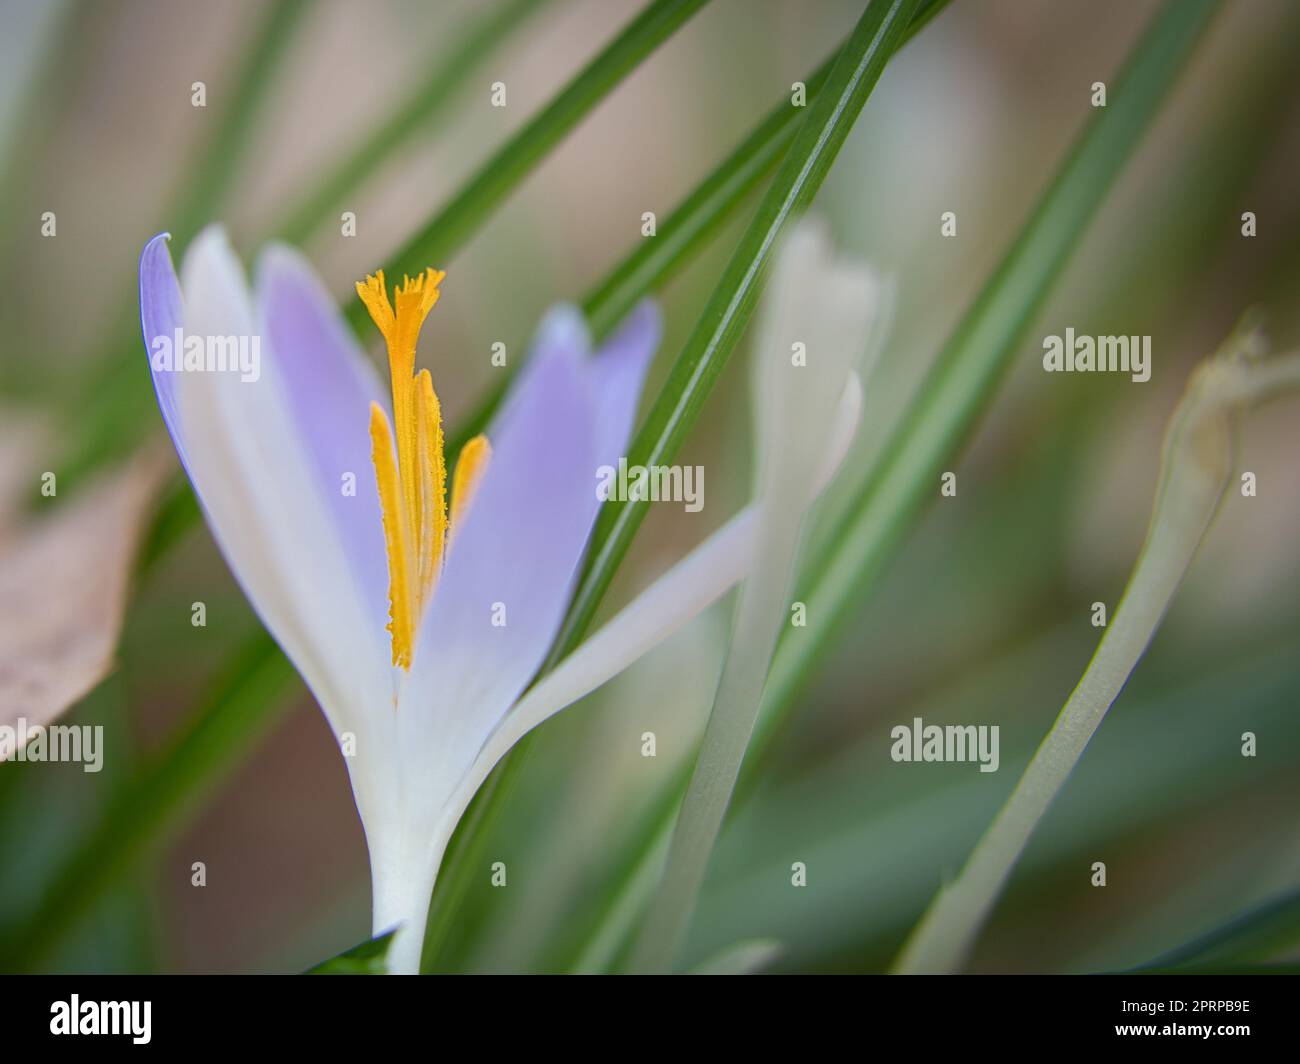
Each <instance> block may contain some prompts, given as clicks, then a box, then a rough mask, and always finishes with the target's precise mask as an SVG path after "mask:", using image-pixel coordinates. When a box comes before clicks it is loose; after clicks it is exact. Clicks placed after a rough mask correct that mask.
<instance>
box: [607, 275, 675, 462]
mask: <svg viewBox="0 0 1300 1064" xmlns="http://www.w3.org/2000/svg"><path fill="white" fill-rule="evenodd" d="M662 338H663V319H662V315H661V314H660V313H659V306H658V304H657V303H655V301H654V300H652V299H645V300H642V301H641V303H639V304H638V305H637V306H636V307H635V308H634V309H633V310H632V312H631V313H629V314H628V315H627V317H625V318H624V319H623V321H622V322H621V323H620V325H619V327H618V328H617V329H616V330H615V331H614V335H613V336H611V337H610V338H609V339H608V340H606V341H605V343H604V344H602V345H601V348H600V350H599V351H597V352H596V356H595V358H594V359H592V361H591V366H590V369H589V371H588V372H589V375H590V377H591V381H592V392H593V394H594V395H595V397H596V405H597V425H598V428H597V432H598V438H599V447H600V455H601V461H602V464H613V463H614V462H616V461H617V460H618V459H619V458H620V457H621V456H622V455H623V454H624V451H625V449H626V447H627V442H628V437H629V436H630V435H631V432H632V423H633V420H634V418H635V417H636V408H637V403H638V401H639V399H640V397H641V387H642V385H643V384H644V383H645V374H646V370H647V368H649V365H650V360H651V359H652V358H653V357H654V353H655V351H657V350H658V349H659V342H660V340H661V339H662Z"/></svg>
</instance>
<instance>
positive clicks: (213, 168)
mask: <svg viewBox="0 0 1300 1064" xmlns="http://www.w3.org/2000/svg"><path fill="white" fill-rule="evenodd" d="M310 9H311V5H310V4H308V3H307V2H306V0H282V2H281V3H276V4H271V5H270V7H269V9H268V10H267V14H266V16H265V21H264V22H263V23H262V29H261V32H260V33H259V34H258V35H257V37H256V39H255V43H254V44H253V48H252V50H251V51H250V52H249V53H248V58H247V59H246V60H245V61H244V63H243V66H242V67H241V69H240V70H239V71H238V72H237V74H236V76H235V77H234V78H233V79H232V86H233V93H234V94H233V96H232V98H231V100H230V102H229V104H228V105H226V107H225V108H224V110H223V111H222V113H221V119H220V124H219V125H218V126H217V129H216V131H215V132H214V134H213V135H212V136H211V137H209V138H208V140H207V142H206V143H205V144H204V146H203V149H202V151H201V153H200V155H199V157H198V159H196V160H195V162H194V163H193V165H192V166H189V167H187V168H186V180H185V181H184V183H183V184H182V186H181V188H180V190H179V193H178V197H177V202H176V203H175V204H174V205H173V206H172V209H171V210H170V211H169V212H168V215H167V219H168V222H167V224H168V228H170V229H171V232H172V237H173V238H174V239H175V240H176V241H177V244H178V246H184V245H185V244H188V243H189V241H190V238H191V237H193V236H194V234H195V233H197V232H198V231H199V230H200V229H202V228H203V226H204V225H206V224H207V223H208V221H209V220H210V219H212V218H213V217H215V216H216V215H217V214H218V213H220V210H221V207H222V204H223V202H224V200H225V197H226V195H227V194H228V193H229V191H230V188H231V186H232V184H233V182H234V178H235V176H236V175H237V174H238V172H239V168H240V166H241V165H242V164H243V161H244V159H245V157H246V156H247V154H248V149H249V147H250V146H251V145H252V142H253V132H254V130H255V129H256V128H257V119H258V117H259V115H260V113H261V109H262V106H263V104H264V103H265V101H266V96H267V92H266V90H267V88H268V87H269V86H270V85H273V84H274V83H275V71H276V69H277V68H278V67H279V65H280V61H281V59H282V58H283V57H284V54H285V51H286V50H287V48H288V47H289V45H290V44H291V43H292V42H293V40H294V35H295V33H296V32H297V30H298V26H299V24H300V22H301V20H302V17H303V16H304V15H305V14H306V13H307V12H308V11H309V10H310ZM132 316H133V317H134V315H132Z"/></svg>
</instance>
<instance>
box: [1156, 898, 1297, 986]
mask: <svg viewBox="0 0 1300 1064" xmlns="http://www.w3.org/2000/svg"><path fill="white" fill-rule="evenodd" d="M1297 943H1300V891H1292V892H1291V893H1290V894H1283V895H1282V896H1281V897H1277V898H1273V899H1271V900H1269V901H1267V902H1265V903H1264V904H1262V905H1259V906H1257V907H1256V908H1254V909H1252V910H1250V911H1249V912H1246V913H1243V914H1242V915H1241V916H1238V917H1237V918H1236V919H1234V920H1230V921H1228V923H1226V924H1224V925H1223V926H1221V927H1216V928H1215V929H1214V930H1213V931H1208V932H1206V933H1205V934H1204V935H1201V936H1199V937H1198V938H1195V939H1193V940H1192V941H1190V942H1187V943H1184V944H1183V945H1182V946H1179V947H1178V948H1177V949H1173V950H1170V951H1169V952H1168V953H1165V954H1162V955H1161V956H1159V957H1157V958H1156V959H1155V960H1153V961H1151V962H1150V963H1148V964H1144V965H1142V966H1141V967H1139V968H1134V969H1132V973H1138V972H1152V971H1159V972H1179V971H1188V970H1192V969H1222V968H1225V967H1232V968H1235V967H1238V966H1240V965H1247V964H1250V965H1255V964H1260V963H1263V962H1266V961H1269V960H1272V959H1273V958H1276V957H1277V956H1278V955H1279V954H1281V953H1282V952H1284V951H1286V950H1290V949H1292V948H1294V947H1295V946H1296V944H1297Z"/></svg>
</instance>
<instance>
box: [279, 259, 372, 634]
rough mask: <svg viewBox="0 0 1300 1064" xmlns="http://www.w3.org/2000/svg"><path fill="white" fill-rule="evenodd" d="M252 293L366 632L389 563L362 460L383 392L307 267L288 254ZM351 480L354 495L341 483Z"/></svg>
mask: <svg viewBox="0 0 1300 1064" xmlns="http://www.w3.org/2000/svg"><path fill="white" fill-rule="evenodd" d="M257 294H258V307H259V313H260V315H261V318H262V323H263V324H262V333H263V335H264V336H265V338H266V342H267V346H268V347H269V348H270V361H271V362H272V364H273V365H274V368H275V372H276V374H277V375H278V377H279V384H280V386H281V387H282V388H283V390H284V394H285V396H286V402H287V403H288V405H289V407H290V409H291V410H292V414H293V418H294V420H295V423H296V428H297V431H298V434H299V435H300V436H301V438H302V440H303V443H304V449H305V451H306V453H307V456H308V460H309V461H310V463H311V464H312V466H313V467H314V468H313V472H314V473H315V475H316V478H317V481H318V488H319V491H320V493H321V495H322V497H323V498H324V499H325V500H326V505H327V507H328V509H329V512H330V515H331V517H332V518H333V520H334V523H335V526H336V529H337V531H338V534H339V537H340V539H341V541H342V543H343V549H344V551H345V552H346V554H347V557H348V562H349V564H350V565H351V567H352V570H353V572H352V575H353V579H354V582H355V583H356V586H357V592H358V594H359V595H360V597H361V598H362V600H363V602H364V603H365V609H366V610H367V612H368V614H369V616H370V618H371V621H372V623H373V624H374V625H375V626H376V629H377V630H380V631H382V630H383V628H384V626H385V624H386V623H387V618H388V559H387V554H386V548H385V545H384V532H383V523H382V517H381V514H380V508H379V490H378V487H377V485H376V482H375V469H374V465H373V464H372V462H371V458H370V404H371V402H379V403H380V404H381V405H385V406H386V405H387V398H386V396H385V394H384V391H383V387H382V385H381V384H380V382H379V379H378V377H377V376H376V374H375V372H374V369H373V367H372V366H371V365H370V363H369V362H368V361H367V360H366V356H365V354H364V353H363V352H362V351H361V350H360V348H359V347H358V345H357V343H356V341H355V340H354V339H353V337H352V334H351V333H350V332H349V331H348V329H347V327H346V325H345V324H344V323H343V321H342V319H341V318H340V317H339V314H338V311H337V310H336V309H335V306H334V301H333V300H332V299H331V298H330V295H329V293H328V292H327V291H326V290H325V288H324V286H323V285H322V284H321V282H320V281H319V279H318V278H317V277H316V274H315V272H314V271H313V270H312V268H311V266H310V265H309V264H308V263H307V262H306V260H304V259H303V258H302V256H300V255H298V254H297V253H296V252H294V251H291V250H290V249H289V248H287V247H283V246H274V247H270V248H268V249H267V250H266V251H265V252H264V253H263V255H262V258H261V260H260V261H259V263H258V272H257ZM348 473H351V474H352V475H353V476H354V477H355V489H356V491H355V494H350V495H345V494H344V493H343V484H344V481H343V477H344V475H345V474H348Z"/></svg>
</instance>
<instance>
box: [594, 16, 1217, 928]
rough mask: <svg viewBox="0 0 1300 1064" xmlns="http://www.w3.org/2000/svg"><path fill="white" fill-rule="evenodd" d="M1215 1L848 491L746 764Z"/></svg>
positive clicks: (1079, 231)
mask: <svg viewBox="0 0 1300 1064" xmlns="http://www.w3.org/2000/svg"><path fill="white" fill-rule="evenodd" d="M1218 6H1219V5H1218V3H1217V0H1166V3H1165V4H1164V5H1163V6H1162V7H1161V9H1160V10H1159V12H1158V13H1157V14H1156V15H1155V16H1154V17H1153V19H1152V21H1151V24H1150V25H1149V27H1148V28H1147V30H1146V32H1145V33H1144V34H1143V36H1142V38H1141V40H1140V41H1139V42H1138V43H1137V45H1136V46H1135V47H1134V50H1133V52H1132V53H1131V55H1130V57H1129V59H1128V61H1127V63H1126V64H1125V67H1124V70H1123V72H1122V74H1121V77H1120V80H1119V82H1118V83H1117V84H1116V85H1115V87H1114V91H1113V92H1112V94H1111V97H1110V102H1109V104H1108V106H1107V107H1105V108H1103V109H1099V110H1098V111H1097V113H1096V115H1095V116H1094V117H1093V119H1092V121H1091V122H1090V123H1089V124H1088V126H1087V127H1086V128H1085V130H1084V132H1083V134H1082V135H1081V137H1080V138H1079V140H1078V141H1076V143H1075V145H1074V147H1073V149H1072V150H1071V152H1070V154H1069V156H1068V157H1067V159H1066V161H1065V163H1064V164H1063V165H1062V167H1061V169H1060V170H1059V171H1058V173H1057V174H1056V176H1055V178H1054V180H1053V182H1052V184H1051V185H1050V186H1049V188H1048V189H1047V191H1046V193H1045V194H1044V196H1043V198H1042V200H1041V201H1040V202H1039V204H1038V206H1037V208H1036V209H1035V211H1034V213H1033V214H1032V215H1031V216H1030V218H1029V220H1028V221H1027V222H1026V223H1025V225H1024V227H1023V228H1022V229H1021V231H1020V233H1019V234H1018V236H1017V238H1016V241H1015V242H1014V243H1013V245H1012V246H1011V249H1010V250H1009V251H1008V253H1007V255H1006V256H1005V258H1004V259H1003V260H1002V262H1001V264H1000V265H999V266H998V268H997V270H996V271H994V273H993V275H992V276H991V277H990V278H989V280H988V282H987V283H986V284H985V286H984V288H983V289H982V290H981V292H980V294H979V295H978V296H977V297H976V299H975V302H974V303H973V304H972V305H971V307H970V309H969V310H968V311H967V312H966V314H965V316H964V317H963V318H962V320H961V322H960V323H959V324H958V326H957V328H956V330H955V331H954V333H953V335H952V337H951V338H950V339H949V341H948V343H947V344H946V345H945V348H944V350H943V352H942V353H941V354H940V356H939V358H938V360H937V361H936V363H935V365H934V367H933V368H932V370H931V371H930V373H929V375H928V376H927V378H926V380H925V382H924V383H923V385H922V388H921V389H920V391H919V393H918V395H917V396H916V398H915V399H914V400H913V401H912V403H911V404H910V406H909V408H908V410H907V412H906V413H905V415H904V416H903V418H902V419H901V421H900V422H899V424H898V426H897V427H896V429H895V430H894V433H893V435H892V437H891V438H890V439H889V440H888V441H887V442H886V443H885V445H884V446H882V447H881V448H880V451H879V454H880V459H879V462H878V464H877V465H876V466H874V467H873V468H871V469H870V470H868V472H867V475H866V477H865V478H864V481H863V483H862V484H861V486H860V487H859V488H858V490H857V491H856V492H855V494H854V502H853V504H852V505H851V507H850V509H849V510H848V512H847V513H846V514H845V516H844V517H843V519H842V520H840V521H839V522H838V525H837V527H836V529H835V530H834V532H833V534H832V536H831V537H830V538H829V540H828V544H829V546H828V547H827V548H826V551H825V556H824V557H822V558H818V559H815V560H814V563H813V564H812V565H811V566H809V572H807V573H806V574H804V576H803V579H802V580H801V590H802V593H801V594H800V595H799V599H800V601H803V602H804V603H805V604H806V606H807V617H808V618H809V625H808V627H806V628H801V629H790V630H788V631H787V632H786V633H785V635H784V636H783V638H782V639H781V642H780V643H779V645H778V647H777V653H776V656H775V658H774V659H773V662H772V667H771V670H770V672H769V674H768V681H767V686H766V688H765V690H764V695H763V704H762V708H761V710H760V715H759V721H758V726H757V729H756V731H755V733H754V736H753V739H752V740H751V744H750V750H749V754H748V765H747V769H749V770H752V766H753V764H754V763H756V762H757V761H758V760H760V759H761V757H762V754H763V752H764V751H765V749H766V748H767V747H768V745H769V744H770V742H771V740H772V737H773V736H774V735H775V734H776V731H777V729H778V727H779V725H780V724H781V722H782V721H783V720H785V719H787V718H788V717H789V715H790V713H791V711H792V708H793V705H794V698H795V695H796V694H797V692H798V690H799V688H800V686H801V685H802V684H803V682H804V681H805V680H806V679H807V677H808V676H809V675H810V673H811V671H812V669H813V668H814V667H815V665H816V663H817V662H818V661H819V660H820V658H821V656H822V655H823V654H824V653H826V651H827V648H828V645H829V644H830V642H831V638H832V637H833V636H834V635H835V634H836V633H837V632H838V631H839V630H840V628H841V627H842V624H841V622H842V621H843V620H844V619H845V617H846V616H847V614H848V612H849V610H850V609H851V608H852V607H853V606H854V605H855V604H857V603H858V602H860V601H861V599H862V598H863V597H864V596H865V594H866V593H867V592H868V591H869V589H870V587H871V585H872V584H873V583H874V581H875V580H876V579H878V578H879V577H880V576H881V575H882V573H883V571H884V569H885V567H886V565H887V563H888V561H889V559H890V558H891V557H892V555H893V553H894V552H895V551H896V550H897V548H898V547H899V546H900V544H901V543H902V541H903V538H904V536H905V534H906V531H907V529H908V528H910V527H911V526H912V524H913V523H914V522H915V520H916V518H917V516H918V514H919V512H920V510H921V508H922V507H923V505H924V503H925V502H926V501H927V500H928V499H930V498H931V497H932V496H933V495H934V493H935V490H936V489H935V485H936V484H937V483H938V476H939V473H940V471H941V470H942V469H943V468H944V463H945V462H948V461H950V460H951V458H952V456H953V455H954V454H955V453H956V452H957V451H958V450H959V449H960V446H961V444H962V443H963V442H964V441H965V439H966V438H967V437H968V436H969V435H970V433H971V432H972V431H973V429H974V427H975V424H976V422H977V420H978V417H979V415H980V414H981V413H982V411H983V410H984V408H985V407H986V406H987V405H988V403H989V401H990V400H991V398H992V394H993V392H994V390H995V388H996V386H997V383H998V382H999V380H1000V379H1001V377H1002V376H1003V374H1004V373H1005V371H1006V369H1007V368H1008V366H1009V364H1010V360H1011V357H1012V356H1013V355H1014V354H1015V352H1016V346H1017V343H1018V342H1019V340H1020V338H1021V336H1022V335H1023V333H1024V331H1025V329H1026V328H1027V327H1028V325H1029V323H1030V321H1031V319H1032V317H1033V315H1034V313H1035V312H1037V310H1038V309H1039V308H1040V307H1041V306H1042V304H1043V302H1044V300H1045V299H1046V297H1047V294H1048V292H1049V291H1050V290H1051V287H1052V285H1053V283H1054V282H1055V280H1056V278H1057V277H1058V276H1059V274H1060V273H1061V271H1062V269H1063V268H1064V266H1065V264H1066V262H1068V261H1069V257H1070V254H1071V252H1072V251H1073V249H1074V247H1075V246H1076V244H1077V243H1078V241H1079V240H1080V238H1081V237H1082V235H1083V233H1084V231H1085V230H1086V228H1087V226H1088V223H1089V222H1090V221H1091V219H1092V217H1093V216H1094V214H1095V213H1096V211H1097V209H1098V207H1099V206H1100V204H1101V202H1102V200H1103V199H1104V198H1105V196H1106V194H1107V192H1108V191H1109V189H1110V187H1111V185H1112V184H1113V182H1114V180H1115V178H1116V176H1117V175H1118V173H1119V171H1120V169H1121V168H1122V167H1123V166H1124V164H1125V163H1126V162H1127V161H1128V159H1129V157H1130V156H1131V155H1132V153H1133V151H1134V150H1135V149H1136V148H1137V146H1138V144H1139V142H1140V141H1141V139H1142V135H1143V133H1144V132H1145V130H1146V128H1147V126H1148V124H1149V122H1150V121H1151V119H1152V118H1153V116H1154V115H1155V113H1156V111H1157V109H1158V108H1159V106H1160V104H1161V102H1162V101H1163V100H1164V98H1165V96H1166V94H1167V93H1168V91H1169V89H1170V88H1171V87H1172V85H1173V84H1174V81H1175V80H1176V79H1177V77H1178V75H1179V73H1180V72H1181V71H1182V69H1183V67H1184V66H1185V64H1186V62H1187V60H1188V59H1189V57H1190V55H1191V53H1192V51H1193V49H1194V47H1195V45H1196V44H1197V42H1198V41H1199V40H1200V38H1201V35H1202V33H1203V32H1204V31H1205V29H1206V28H1207V27H1208V25H1209V22H1210V20H1211V17H1212V15H1213V14H1214V12H1215V11H1216V10H1217V8H1218ZM869 386H870V382H869V381H868V387H869ZM598 531H599V529H598ZM646 882H653V878H651V877H647V876H646V875H645V874H644V872H643V871H642V870H641V869H640V868H633V869H630V870H628V871H627V873H626V875H625V876H624V879H623V884H622V886H621V887H620V888H619V893H622V892H625V891H627V890H628V889H630V888H631V886H632V885H633V884H643V883H646ZM646 900H648V899H645V898H643V899H642V901H643V904H644V902H645V901H646ZM631 909H632V906H630V905H620V906H617V907H616V908H615V909H614V910H612V912H614V913H617V914H618V915H620V916H622V915H625V914H626V913H628V912H629V911H631ZM628 930H630V928H629V929H628ZM595 935H596V936H598V937H602V936H606V935H607V931H606V929H604V928H598V929H597V930H596V932H595Z"/></svg>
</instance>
